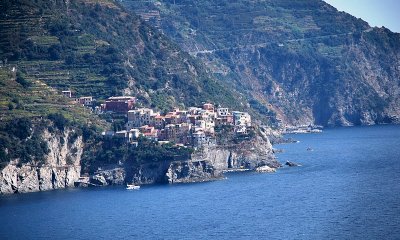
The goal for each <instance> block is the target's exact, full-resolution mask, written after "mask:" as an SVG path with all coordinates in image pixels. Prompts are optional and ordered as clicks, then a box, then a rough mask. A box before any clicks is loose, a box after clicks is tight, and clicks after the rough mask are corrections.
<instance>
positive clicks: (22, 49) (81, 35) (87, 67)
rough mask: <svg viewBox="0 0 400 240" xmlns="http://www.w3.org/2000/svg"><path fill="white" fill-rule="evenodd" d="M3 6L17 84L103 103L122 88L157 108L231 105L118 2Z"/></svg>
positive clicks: (4, 55) (2, 33)
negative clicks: (45, 87)
mask: <svg viewBox="0 0 400 240" xmlns="http://www.w3.org/2000/svg"><path fill="white" fill-rule="evenodd" d="M0 8H1V9H3V10H4V11H1V13H0V29H1V30H0V39H2V41H0V59H1V60H6V61H7V63H8V64H11V65H15V66H18V69H20V70H21V71H23V72H24V74H23V77H21V78H18V80H21V81H23V82H21V83H22V84H25V83H27V82H33V81H35V80H36V79H37V80H40V81H42V82H43V83H45V84H47V85H48V86H50V87H52V88H55V89H57V90H58V91H61V90H66V89H70V90H72V92H73V94H74V95H75V96H78V97H79V96H85V95H90V96H94V97H95V98H97V99H100V100H101V99H105V98H108V97H110V96H115V95H121V94H122V92H123V90H124V89H127V90H128V92H131V94H133V95H138V94H139V93H140V95H143V96H144V97H142V99H141V100H142V103H143V104H145V105H153V106H155V107H157V108H159V109H166V108H167V107H168V108H170V107H172V106H177V105H179V104H180V103H183V104H185V105H199V104H201V103H202V102H206V101H211V102H218V103H222V104H225V105H229V106H231V105H232V106H233V105H235V104H236V103H235V101H234V100H235V98H234V97H233V95H232V93H231V92H230V91H229V90H227V89H225V88H223V87H221V85H220V84H219V83H217V81H215V80H214V79H213V78H212V77H211V76H209V74H208V73H207V71H206V70H205V68H204V66H202V64H200V63H199V62H197V61H196V60H194V59H193V58H192V57H190V56H189V55H188V54H185V53H183V52H182V51H181V50H180V49H179V48H178V47H177V46H176V45H174V44H172V43H171V42H170V41H169V40H168V39H167V38H166V37H165V36H163V35H162V34H160V33H159V32H158V31H157V30H154V29H152V28H150V27H149V26H148V25H146V24H144V23H142V22H141V21H140V20H139V18H138V17H136V16H135V15H134V14H129V13H127V12H126V11H125V10H124V9H123V8H122V7H121V6H120V5H119V4H118V3H117V2H116V1H112V0H104V1H90V0H76V1H68V2H67V3H65V2H63V1H55V2H52V3H51V4H50V3H49V2H48V1H44V0H38V1H28V0H17V1H11V0H4V1H2V2H1V3H0ZM143 93H147V94H143ZM167 99H168V101H165V100H167ZM165 102H168V105H169V106H166V105H165ZM10 107H11V106H10ZM11 108H12V107H11Z"/></svg>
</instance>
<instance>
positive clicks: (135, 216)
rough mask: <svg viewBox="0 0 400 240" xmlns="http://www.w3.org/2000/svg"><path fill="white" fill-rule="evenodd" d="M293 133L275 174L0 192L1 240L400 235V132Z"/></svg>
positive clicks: (384, 129)
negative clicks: (293, 141) (282, 165)
mask: <svg viewBox="0 0 400 240" xmlns="http://www.w3.org/2000/svg"><path fill="white" fill-rule="evenodd" d="M291 137H294V138H296V139H297V140H299V141H300V143H296V144H284V145H278V146H275V147H276V148H280V149H283V150H284V153H281V154H278V158H279V160H280V161H281V162H285V161H286V160H290V161H294V162H297V163H300V164H302V166H301V167H292V168H289V167H285V168H282V169H280V170H279V171H278V172H277V173H274V174H256V173H250V172H247V173H233V174H228V175H227V177H228V178H227V179H226V180H222V181H215V182H208V183H196V184H184V185H158V186H143V187H142V188H141V189H140V190H139V191H127V190H125V189H124V188H123V187H105V188H93V189H68V190H59V191H50V192H41V193H30V194H20V195H11V196H0V239H400V126H372V127H352V128H335V129H327V130H325V131H324V133H322V134H307V135H294V136H291ZM308 147H311V148H312V149H313V151H307V148H308Z"/></svg>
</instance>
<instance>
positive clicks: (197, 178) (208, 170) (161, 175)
mask: <svg viewBox="0 0 400 240" xmlns="http://www.w3.org/2000/svg"><path fill="white" fill-rule="evenodd" d="M131 174H132V175H131V176H132V177H128V178H127V182H133V183H135V184H154V183H159V184H165V183H170V184H173V183H190V182H204V181H211V180H216V179H221V178H222V177H223V176H222V173H221V171H218V170H216V167H215V166H214V165H213V164H212V163H211V162H209V161H207V160H186V161H171V162H164V163H152V164H143V165H141V166H139V167H135V168H133V169H132V173H131Z"/></svg>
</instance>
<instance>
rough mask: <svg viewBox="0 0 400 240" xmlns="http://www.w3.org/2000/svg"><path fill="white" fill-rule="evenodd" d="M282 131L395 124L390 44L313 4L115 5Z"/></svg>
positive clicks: (397, 89) (395, 67) (394, 41)
mask: <svg viewBox="0 0 400 240" xmlns="http://www.w3.org/2000/svg"><path fill="white" fill-rule="evenodd" d="M123 4H125V5H126V6H128V7H129V8H130V9H131V10H133V11H135V12H137V13H139V14H140V15H141V16H142V17H143V18H144V19H148V21H149V23H150V24H154V26H155V27H159V28H160V29H161V30H162V31H164V32H165V33H166V34H167V35H169V36H170V37H171V38H172V39H174V40H175V41H176V42H177V43H179V45H180V46H182V48H183V49H185V50H186V51H187V52H189V53H190V54H191V55H193V56H197V58H198V59H201V60H202V61H203V62H204V63H205V64H206V65H207V66H208V67H209V69H211V70H212V71H213V73H214V75H215V76H217V77H218V78H219V79H222V80H224V82H226V83H229V84H232V85H234V87H235V89H236V90H238V91H240V92H242V93H243V94H244V95H245V96H246V97H247V99H248V101H249V104H250V106H252V107H253V108H255V109H258V110H259V111H261V112H268V110H273V111H274V112H276V113H277V114H278V118H280V119H281V120H282V121H283V122H284V123H289V124H309V123H316V124H322V125H353V124H374V123H389V122H397V123H398V122H399V116H400V67H399V66H400V34H397V33H392V32H390V31H389V30H387V29H385V28H381V29H379V28H370V26H369V25H368V24H367V23H366V22H364V21H362V20H361V19H356V18H354V17H352V16H351V15H349V14H346V13H343V12H338V11H337V10H336V9H335V8H333V7H332V6H330V5H328V4H326V3H325V2H323V1H321V0H307V1H291V0H283V1H282V0H239V1H234V2H232V1H228V0H221V1H211V0H204V1H193V0H157V1H155V0H154V1H142V0H134V1H133V0H125V1H123Z"/></svg>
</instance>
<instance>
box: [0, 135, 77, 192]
mask: <svg viewBox="0 0 400 240" xmlns="http://www.w3.org/2000/svg"><path fill="white" fill-rule="evenodd" d="M73 133H74V132H73V131H72V130H65V131H64V132H63V133H62V134H60V133H50V132H48V131H47V130H45V131H44V132H43V139H45V140H46V141H47V144H48V147H49V153H48V154H47V155H46V157H45V159H44V162H43V163H37V162H30V163H24V164H21V163H19V159H15V160H14V161H11V162H10V163H9V164H8V165H7V166H6V167H4V168H3V169H2V170H1V171H0V194H10V193H26V192H37V191H47V190H52V189H60V188H66V187H74V182H75V181H77V180H78V179H79V177H80V172H81V166H80V160H81V156H82V151H83V142H82V137H80V136H79V137H76V138H75V139H74V140H72V139H71V138H70V135H71V134H73ZM70 140H71V141H70Z"/></svg>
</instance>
